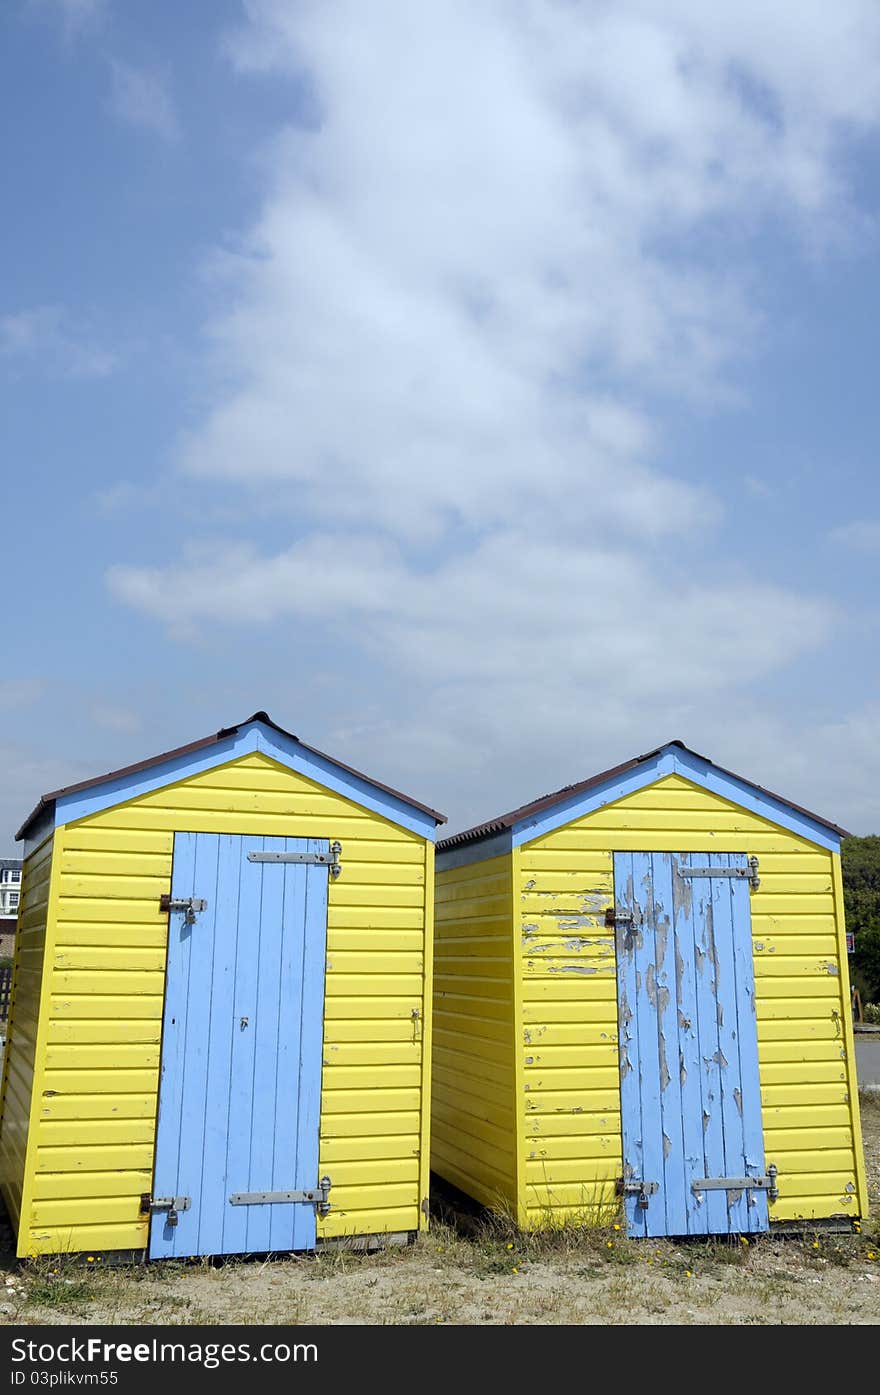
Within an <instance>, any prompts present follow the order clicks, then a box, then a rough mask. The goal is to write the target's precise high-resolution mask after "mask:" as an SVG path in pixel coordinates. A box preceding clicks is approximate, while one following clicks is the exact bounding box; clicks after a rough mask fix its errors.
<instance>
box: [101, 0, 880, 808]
mask: <svg viewBox="0 0 880 1395" xmlns="http://www.w3.org/2000/svg"><path fill="white" fill-rule="evenodd" d="M246 12H247V21H246V23H245V25H244V26H243V27H242V29H241V30H240V31H239V32H238V33H237V34H235V35H233V36H232V37H231V38H230V39H229V41H228V43H227V52H228V54H229V56H230V58H231V61H232V62H233V63H234V64H235V65H236V66H237V68H238V69H239V70H240V71H241V72H243V73H244V72H247V73H251V74H253V75H259V74H260V73H262V72H268V71H271V72H273V74H276V75H278V74H280V75H281V76H282V77H286V78H287V79H288V80H289V81H290V83H291V84H294V83H295V84H297V89H298V90H299V91H301V90H302V83H303V75H304V74H305V75H307V78H308V87H309V91H310V93H311V99H310V100H311V102H312V110H311V114H310V120H309V124H308V125H307V126H306V125H304V126H302V127H296V128H294V127H287V128H285V129H284V130H282V131H280V132H279V133H278V135H277V137H276V139H275V140H274V141H273V142H272V143H271V146H270V147H269V148H268V149H267V150H266V151H265V152H263V154H264V169H265V171H266V174H265V179H266V185H265V192H264V197H263V200H262V203H261V206H260V208H259V211H258V213H257V214H256V216H255V218H254V220H253V223H252V226H251V227H250V229H249V231H248V233H247V235H246V236H245V237H244V239H243V240H242V242H241V244H240V246H239V248H238V249H237V250H235V251H226V252H224V253H218V254H217V255H216V256H215V257H214V258H213V260H212V262H211V266H210V271H211V275H212V277H213V284H212V285H211V286H210V289H211V292H212V293H213V294H214V296H215V297H216V302H215V303H216V307H217V308H216V312H215V314H214V316H213V318H212V319H211V321H210V323H209V324H208V326H207V333H206V338H207V343H208V346H209V348H210V350H211V367H212V369H213V371H214V373H215V375H216V376H215V379H214V395H213V400H212V403H211V406H210V407H209V409H208V410H207V411H206V412H203V413H202V415H201V416H200V418H199V419H198V420H197V421H196V424H195V426H194V428H193V429H192V430H191V432H190V433H189V435H188V436H187V438H186V439H185V440H184V441H182V443H181V446H180V451H179V465H180V468H181V470H182V471H183V472H184V473H186V474H187V475H189V476H190V477H191V478H194V479H196V480H198V481H203V482H206V485H209V486H210V490H211V493H212V496H213V495H216V493H217V492H218V490H219V489H220V487H221V486H222V485H223V484H226V485H227V486H228V487H229V489H230V491H232V490H235V491H237V492H236V493H235V494H234V498H235V500H236V503H237V505H238V507H239V508H240V511H241V520H242V521H241V528H240V537H239V538H238V539H233V540H230V539H229V538H228V537H227V538H213V539H211V538H208V539H206V540H205V542H204V544H203V545H201V546H200V547H198V548H196V549H189V550H187V551H186V552H185V553H184V554H183V555H182V556H181V557H180V558H179V559H178V560H177V561H176V562H173V563H171V564H169V565H167V566H165V567H157V568H137V567H131V566H118V567H116V568H114V569H113V570H112V572H111V573H110V577H109V581H110V585H111V587H112V589H113V592H114V594H115V595H116V596H118V597H119V598H120V599H122V600H123V601H125V602H126V603H127V604H130V605H132V606H134V607H136V608H138V609H140V610H142V611H144V612H145V613H147V614H149V615H152V616H154V617H156V618H157V619H159V620H161V621H164V622H166V623H168V624H169V625H171V626H172V627H173V628H174V629H175V631H176V632H177V633H179V634H181V635H183V634H186V635H187V636H188V637H190V638H192V637H193V636H194V635H198V634H203V633H204V632H205V631H206V630H207V629H210V628H211V627H213V626H217V625H223V624H225V625H230V624H234V625H239V626H260V627H262V628H263V629H265V626H266V625H267V624H270V623H271V624H272V625H274V626H276V627H277V631H278V663H279V664H282V663H284V662H285V655H286V654H287V653H288V652H290V653H294V654H295V653H296V651H297V646H298V644H299V642H300V640H301V637H302V636H303V635H305V634H311V635H314V634H315V633H320V634H321V635H322V637H323V641H324V649H323V650H322V658H323V661H324V674H325V676H326V673H327V672H330V673H332V674H333V675H335V677H336V679H337V681H338V686H339V688H340V689H341V690H344V688H345V685H346V683H347V682H349V681H350V674H351V672H352V671H353V669H354V668H355V667H356V665H357V663H358V662H359V661H360V659H359V657H358V656H361V657H363V658H364V661H365V662H371V663H373V664H375V665H376V666H377V669H381V670H382V676H381V682H382V685H383V692H382V696H381V699H380V701H379V709H380V710H381V714H382V715H378V714H376V715H375V716H374V718H372V719H370V720H369V721H368V722H367V723H366V726H367V727H368V728H369V730H371V731H372V732H373V739H374V742H375V745H376V750H377V753H378V754H379V755H381V754H382V752H383V751H384V753H385V756H386V757H387V761H388V764H389V766H390V767H391V768H392V770H393V769H394V768H395V765H396V764H399V763H400V761H401V760H402V759H403V755H402V753H404V752H405V753H406V758H407V759H412V760H413V761H415V760H418V761H419V762H421V764H420V768H422V769H428V767H429V766H430V768H431V769H433V770H434V771H435V773H436V774H438V777H440V778H441V783H442V780H443V779H445V778H446V774H447V773H449V777H450V779H452V777H453V775H454V774H460V773H461V772H462V771H467V772H469V778H470V779H473V778H474V772H475V770H480V769H482V763H483V762H485V765H486V770H487V772H488V770H489V768H490V767H491V768H492V769H494V770H495V772H496V774H495V775H494V776H492V777H491V778H492V780H493V789H494V790H495V792H496V796H497V802H498V803H503V802H504V799H503V798H502V797H501V784H503V782H504V780H505V779H506V778H507V776H506V774H505V773H503V772H508V771H513V770H517V771H519V772H520V774H522V772H523V769H524V767H523V763H522V756H521V752H522V747H523V743H524V742H527V738H535V739H536V740H535V743H533V744H535V749H536V750H537V754H536V756H535V770H536V772H538V771H539V769H540V770H543V771H544V774H538V773H536V784H537V787H538V788H540V787H541V786H542V785H546V784H552V783H553V779H552V778H548V772H549V770H550V769H551V768H556V766H557V765H558V767H559V772H558V773H559V776H560V780H559V782H560V783H562V782H564V780H566V779H569V778H572V776H573V774H576V773H577V771H578V770H582V771H583V773H589V771H590V769H591V768H596V765H597V764H598V765H599V766H601V765H603V764H608V763H609V761H608V760H607V759H606V756H607V755H608V754H609V752H608V750H606V746H611V745H613V746H614V749H613V751H612V752H611V755H612V756H614V757H621V756H626V755H627V754H631V753H632V750H633V748H634V747H635V749H638V748H639V746H640V745H641V744H642V743H644V745H646V746H650V745H653V744H656V742H657V741H659V740H663V739H667V738H668V737H669V736H670V735H672V734H677V735H681V736H683V737H685V738H687V737H688V736H689V735H690V733H691V732H692V731H696V732H697V733H699V732H700V731H701V730H704V729H706V728H705V723H704V721H703V718H702V716H701V713H704V712H705V713H708V714H709V715H710V716H711V718H712V721H713V722H714V724H715V727H714V729H715V730H721V731H722V732H723V731H724V730H725V729H726V728H725V714H728V713H733V712H734V711H739V710H743V711H745V710H747V709H748V710H751V709H749V708H748V702H747V699H746V697H745V696H744V694H745V693H746V691H747V690H748V688H749V686H750V685H751V686H752V688H754V687H756V686H757V687H760V685H761V684H762V683H763V682H764V681H765V680H766V679H767V678H769V677H770V676H771V675H773V674H774V672H776V671H777V670H779V669H781V668H783V667H784V666H785V665H786V664H789V663H791V662H792V661H793V660H795V659H796V658H797V657H798V656H800V655H803V654H806V653H809V652H810V651H811V650H813V649H815V648H817V647H818V646H820V645H821V644H822V643H823V642H824V641H825V639H826V637H827V635H828V633H829V628H830V626H831V620H832V616H831V612H830V610H829V607H828V606H827V605H826V604H825V603H824V602H823V601H822V600H821V599H818V598H814V597H810V596H800V595H797V594H795V593H793V592H791V591H788V590H785V589H784V588H780V587H777V586H773V585H770V584H768V583H767V582H765V581H763V580H762V579H761V578H760V577H757V578H751V579H743V576H742V574H741V572H739V571H737V569H736V568H737V559H736V558H734V559H732V561H728V564H727V567H726V568H725V565H724V562H723V559H722V558H719V557H718V556H717V555H716V553H715V550H714V549H713V545H712V541H711V540H712V538H713V536H714V534H713V529H714V527H715V525H716V523H717V520H718V518H719V515H720V514H721V511H722V502H721V500H722V498H723V495H724V492H725V491H724V489H723V487H722V488H719V489H718V491H717V493H716V492H713V490H712V489H710V488H708V487H701V486H700V485H699V483H695V482H694V481H693V480H684V479H680V478H676V477H675V476H674V472H673V470H672V468H670V467H669V465H668V463H667V466H666V467H665V468H661V463H660V462H661V460H663V459H664V449H665V446H664V440H663V436H662V432H661V430H660V424H659V423H660V416H659V413H658V412H657V409H656V403H657V401H658V399H659V400H661V401H666V402H671V403H674V404H676V405H679V406H680V405H682V404H684V406H685V408H686V409H687V410H690V409H693V408H694V407H695V406H698V407H699V409H700V410H701V411H705V410H706V409H707V408H710V409H712V410H714V411H715V412H716V413H719V414H720V412H721V411H722V409H723V404H725V403H729V402H730V401H735V400H736V395H737V391H738V389H737V381H736V371H735V370H736V366H737V364H738V362H739V360H740V359H741V358H742V357H743V356H744V355H747V354H750V353H752V352H753V351H754V350H755V347H756V338H757V335H756V331H757V329H758V327H759V326H760V323H761V309H760V302H761V290H762V287H761V282H760V276H761V259H760V257H756V255H755V250H756V247H758V248H759V247H760V244H759V242H757V240H756V239H757V238H758V237H759V236H760V233H761V232H762V230H763V229H764V228H766V227H767V226H771V227H772V229H773V232H774V234H775V235H779V234H780V232H782V233H785V232H787V233H788V234H789V235H790V238H791V243H792V255H798V254H803V253H805V251H807V250H809V251H810V252H811V253H815V251H816V249H817V248H822V247H825V248H827V247H828V246H829V245H830V244H831V243H832V242H833V241H834V239H835V236H836V234H837V231H838V229H840V228H841V227H843V228H848V227H859V225H860V216H861V215H860V213H859V211H858V209H857V208H855V207H852V206H850V202H849V193H848V190H847V189H846V187H845V185H844V182H843V180H844V173H843V172H844V171H845V168H846V164H845V161H844V160H842V159H841V158H839V157H840V154H841V152H842V150H843V149H844V148H845V141H846V140H847V139H849V138H850V137H852V135H853V134H854V133H856V134H859V133H862V132H865V131H876V128H877V125H878V123H880V64H878V62H877V61H876V60H877V55H878V51H880V9H878V7H877V6H876V4H875V3H874V0H838V3H837V4H836V5H834V6H828V5H827V4H825V3H820V0H804V3H803V4H802V5H799V6H798V7H797V14H796V15H795V14H794V12H793V10H792V9H791V8H790V7H787V6H784V5H779V4H777V5H773V4H770V5H768V4H767V3H766V0H743V2H742V3H741V4H739V5H737V6H736V8H735V9H733V8H730V9H729V11H726V10H724V7H721V8H719V7H718V6H706V5H705V4H704V3H703V2H702V0H669V3H668V4H666V5H664V6H662V7H658V6H657V5H656V4H654V3H649V0H622V2H621V3H619V4H616V5H614V6H609V5H607V4H603V3H598V2H594V3H587V4H579V5H573V4H570V3H564V2H563V0H517V2H516V3H515V4H513V5H511V4H509V3H507V0H487V3H485V4H482V5H473V4H471V3H467V0H443V3H439V0H426V3H423V4H421V5H419V6H413V5H412V4H410V3H408V0H376V3H374V4H371V5H369V6H365V5H363V4H362V3H360V0H333V2H332V3H330V4H328V3H326V0H301V3H299V4H297V5H296V6H291V5H289V4H287V3H286V0H249V3H247V5H246ZM719 429H723V424H722V425H721V426H719ZM710 475H711V471H710V469H709V468H708V467H707V471H706V477H707V481H708V479H709V478H710ZM717 483H718V484H719V485H722V486H723V483H724V482H723V481H718V482H717ZM748 487H749V489H750V490H752V491H753V492H760V491H761V490H762V489H763V487H764V486H763V484H762V482H761V481H757V480H755V479H752V480H751V482H750V483H749V485H748ZM251 504H253V513H251V514H249V508H250V506H251ZM267 505H271V507H272V508H273V509H274V511H275V514H276V516H277V522H278V523H279V524H282V523H283V521H284V520H285V519H287V520H288V526H289V528H290V531H291V534H292V541H291V544H290V546H282V547H273V549H271V550H267V549H265V548H261V547H260V546H259V545H258V543H256V542H255V541H254V540H253V536H252V537H247V534H248V532H249V531H250V532H251V533H252V534H255V533H256V527H253V528H251V529H249V527H248V521H249V519H250V520H251V521H252V520H253V519H254V518H255V517H256V516H257V514H258V513H259V512H260V511H261V510H265V509H266V507H267ZM316 626H319V627H320V628H319V629H318V630H317V631H316V629H315V627H316ZM332 640H335V647H334V644H333V643H331V641H332ZM297 685H298V686H297ZM290 690H291V692H292V693H296V692H300V693H301V691H302V678H301V675H297V681H296V682H294V681H293V680H291V683H290ZM354 692H356V693H357V698H355V697H354V696H353V697H352V703H353V704H354V703H355V702H357V703H358V704H360V703H361V702H362V700H363V699H362V693H361V689H360V688H359V687H357V685H354V686H353V693H354ZM757 709H758V710H759V711H760V704H757ZM389 715H390V718H391V721H390V723H389V721H388V718H389ZM747 727H748V724H747V722H746V721H745V720H743V722H742V724H741V725H740V726H739V727H738V728H736V730H737V732H738V736H737V739H738V740H739V741H740V742H741V744H742V746H743V749H746V750H747V749H748V735H747ZM362 730H363V729H362ZM392 730H393V731H394V733H395V736H394V738H393V740H392V738H391V736H390V735H389V733H390V732H391V731H392ZM340 731H341V732H342V733H343V737H342V739H343V740H344V741H352V742H356V741H358V740H362V739H364V738H363V736H362V735H361V737H356V736H354V735H352V731H353V724H352V723H351V722H349V723H345V722H343V723H342V724H341V725H340ZM709 734H710V735H711V731H710V733H709ZM618 738H619V744H618ZM383 743H384V744H383ZM694 744H696V743H694ZM706 744H708V746H709V752H708V753H709V754H716V751H715V750H714V749H713V743H712V742H711V741H709V742H708V743H706ZM530 749H531V747H530ZM769 749H770V745H769V744H768V750H769ZM416 753H418V754H416ZM475 753H479V754H475ZM722 754H723V755H726V756H727V759H728V760H730V755H729V753H727V752H722ZM735 754H736V752H735V751H734V752H733V755H734V756H735ZM365 763H366V764H367V766H368V768H370V762H369V761H366V762H365ZM731 763H733V762H731ZM499 772H502V773H499ZM488 778H489V776H488V774H487V779H488ZM400 782H401V783H402V784H403V785H404V787H406V785H407V784H408V783H410V784H411V783H412V781H411V780H410V781H407V779H406V770H405V769H404V770H403V772H402V774H401V777H400ZM459 783H460V782H459ZM533 792H535V791H533ZM528 793H529V790H528V789H519V790H517V792H516V795H517V797H525V796H526V795H527V794H528ZM513 802H515V799H514V801H513ZM495 803H496V798H495V797H493V798H492V800H491V804H495ZM473 812H474V814H482V813H485V812H490V810H487V809H484V808H480V809H475V810H473Z"/></svg>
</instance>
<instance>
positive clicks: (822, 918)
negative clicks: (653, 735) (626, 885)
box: [476, 775, 867, 1224]
mask: <svg viewBox="0 0 880 1395" xmlns="http://www.w3.org/2000/svg"><path fill="white" fill-rule="evenodd" d="M643 851H668V852H713V853H714V852H738V853H746V854H749V855H751V854H756V855H757V856H758V858H759V861H760V878H761V885H760V888H759V889H758V890H757V891H753V892H752V893H751V912H752V935H753V946H754V964H755V992H756V1004H757V1017H758V1048H759V1060H760V1074H761V1094H762V1107H763V1124H764V1138H765V1157H766V1161H767V1162H768V1163H769V1162H775V1163H776V1165H777V1167H778V1168H779V1188H780V1196H779V1200H778V1201H777V1202H776V1203H775V1205H774V1206H772V1207H771V1212H770V1214H771V1218H772V1219H773V1220H777V1221H794V1220H798V1219H807V1220H810V1219H819V1218H823V1217H829V1216H835V1215H844V1216H856V1215H859V1214H867V1196H866V1195H865V1191H864V1173H863V1168H862V1163H861V1142H860V1132H859V1124H858V1101H857V1096H856V1095H855V1090H854V1084H855V1075H854V1062H853V1059H852V1050H853V1048H852V1032H851V1027H850V1024H849V997H848V990H847V987H846V984H845V979H846V964H845V955H844V956H843V959H842V957H841V949H840V947H841V939H842V929H843V927H842V914H843V908H842V899H841V897H840V895H839V893H838V891H837V890H836V885H835V876H836V874H835V862H836V861H839V859H837V855H836V854H834V853H832V852H830V851H826V850H825V849H823V848H821V847H818V846H817V845H816V844H814V843H811V842H808V841H807V840H806V839H804V838H802V837H800V836H798V835H797V834H795V833H793V832H790V831H789V830H787V829H784V828H782V827H779V826H777V825H776V824H773V823H771V822H768V821H767V820H766V819H764V818H761V817H760V816H759V815H757V814H753V813H751V812H749V811H748V810H746V809H743V808H741V807H739V806H738V805H735V804H732V803H729V802H728V801H727V800H725V799H724V798H722V797H721V796H720V795H717V794H714V793H710V792H709V791H707V790H704V789H701V788H699V787H698V786H697V785H694V784H692V783H691V782H690V781H688V780H687V779H685V778H684V777H683V776H681V775H670V776H668V777H665V778H663V779H660V780H658V781H657V782H656V783H655V784H653V785H651V786H649V787H647V788H645V789H643V790H641V791H639V792H637V793H633V794H630V795H628V796H626V797H625V798H623V799H621V800H619V801H618V802H616V803H614V804H611V805H608V806H607V807H605V808H602V809H598V810H596V811H595V812H594V813H591V814H589V815H586V816H585V817H583V818H581V819H578V820H575V821H573V822H572V823H569V824H566V825H565V826H564V827H561V828H558V829H556V830H554V831H552V832H550V833H548V834H546V835H544V836H543V837H540V838H538V839H536V840H535V841H534V842H531V843H526V844H524V845H523V846H522V847H521V849H520V869H519V873H518V883H519V884H518V887H517V896H518V922H519V925H518V928H519V939H520V950H521V977H522V994H523V1022H522V1030H523V1043H522V1046H521V1048H520V1049H521V1050H522V1053H523V1055H522V1060H523V1067H524V1081H525V1086H524V1099H523V1100H522V1103H521V1108H520V1122H519V1127H520V1128H523V1129H524V1130H525V1135H526V1176H527V1184H528V1205H529V1215H530V1220H531V1222H532V1223H533V1224H540V1223H542V1221H543V1220H544V1219H546V1217H547V1216H548V1214H549V1215H551V1216H553V1217H555V1218H558V1219H561V1218H564V1217H575V1216H576V1215H585V1216H588V1215H590V1214H595V1215H597V1216H601V1214H602V1213H603V1212H604V1210H606V1209H607V1208H608V1207H609V1206H610V1205H611V1206H613V1204H614V1197H613V1186H612V1184H613V1180H614V1178H615V1177H617V1176H619V1175H620V1172H621V1170H622V1159H621V1142H620V1116H619V1085H618V1074H617V1073H618V1054H617V991H616V967H615V955H614V942H613V938H612V932H611V931H610V930H609V929H607V928H606V925H605V913H606V910H607V909H608V908H609V907H610V906H611V905H612V904H613V895H614V886H613V854H614V852H643ZM476 865H477V866H479V865H480V864H476Z"/></svg>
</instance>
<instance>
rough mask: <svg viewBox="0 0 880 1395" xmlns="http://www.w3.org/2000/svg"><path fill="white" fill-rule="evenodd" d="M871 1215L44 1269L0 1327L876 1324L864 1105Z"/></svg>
mask: <svg viewBox="0 0 880 1395" xmlns="http://www.w3.org/2000/svg"><path fill="white" fill-rule="evenodd" d="M862 1117H863V1126H864V1131H865V1151H866V1161H867V1167H868V1176H869V1187H870V1191H871V1197H872V1216H871V1220H870V1222H868V1223H866V1224H865V1225H864V1226H863V1228H862V1232H861V1234H851V1235H845V1236H833V1235H828V1234H823V1233H821V1232H816V1233H813V1232H811V1231H806V1232H804V1234H803V1235H801V1236H798V1237H796V1238H789V1239H782V1238H781V1237H778V1236H774V1235H770V1236H766V1237H763V1238H762V1239H761V1240H759V1241H758V1242H756V1243H755V1244H752V1245H748V1244H744V1243H743V1242H741V1241H740V1240H738V1239H736V1240H734V1241H732V1242H729V1243H728V1242H726V1241H725V1242H724V1243H715V1244H706V1243H701V1242H691V1243H678V1244H672V1243H668V1242H660V1243H657V1244H653V1245H650V1246H648V1245H646V1244H645V1243H644V1242H641V1243H634V1242H631V1241H627V1240H626V1239H625V1238H624V1237H623V1235H622V1232H620V1231H618V1230H615V1229H613V1228H609V1229H608V1230H603V1231H588V1232H578V1233H569V1234H566V1235H563V1236H557V1237H554V1238H551V1239H546V1238H541V1237H522V1236H519V1235H517V1234H516V1233H513V1232H505V1231H504V1229H503V1228H502V1227H501V1226H497V1227H488V1228H487V1227H483V1228H482V1229H477V1231H476V1233H474V1234H470V1235H467V1236H466V1235H462V1234H460V1233H458V1232H457V1231H456V1230H454V1229H452V1228H451V1227H450V1226H449V1225H446V1224H438V1225H436V1226H435V1227H434V1228H433V1229H432V1231H431V1233H430V1234H429V1235H427V1236H424V1237H422V1238H420V1240H419V1241H418V1243H417V1244H415V1245H413V1246H411V1247H409V1248H407V1249H403V1250H393V1249H389V1250H388V1251H386V1252H384V1253H379V1254H376V1255H358V1254H354V1253H351V1252H336V1253H333V1254H327V1255H321V1256H318V1257H309V1258H295V1259H280V1260H273V1261H266V1262H255V1261H250V1262H240V1263H239V1262H236V1263H229V1264H225V1265H219V1266H212V1265H210V1264H206V1263H192V1264H183V1265H177V1264H157V1265H133V1266H130V1267H125V1268H111V1267H110V1266H108V1265H106V1264H105V1263H104V1262H102V1261H101V1260H100V1259H98V1258H97V1257H96V1258H95V1259H94V1260H93V1262H91V1263H88V1262H86V1263H85V1264H84V1263H83V1262H82V1261H79V1260H77V1261H70V1260H68V1261H60V1262H59V1261H47V1260H42V1261H39V1262H37V1263H35V1264H30V1265H23V1266H20V1267H19V1266H13V1267H12V1268H10V1269H7V1270H6V1272H5V1274H4V1275H3V1276H2V1277H0V1290H5V1292H2V1291H0V1321H2V1322H4V1323H16V1324H18V1323H46V1322H48V1323H58V1322H69V1323H94V1322H109V1323H171V1324H179V1323H180V1324H183V1323H186V1324H192V1323H218V1322H219V1323H225V1322H237V1323H254V1324H262V1323H294V1324H300V1323H302V1324H312V1323H314V1324H319V1325H326V1324H337V1323H369V1324H401V1323H406V1324H412V1323H416V1324H429V1323H466V1324H472V1323H506V1324H511V1323H516V1324H520V1323H525V1324H528V1323H544V1324H546V1323H601V1324H616V1323H625V1324H632V1323H647V1324H652V1323H666V1324H668V1323H680V1324H688V1323H700V1324H786V1323H795V1324H805V1323H846V1324H849V1323H877V1322H880V1226H878V1216H880V1095H869V1096H866V1097H865V1099H864V1103H863V1110H862Z"/></svg>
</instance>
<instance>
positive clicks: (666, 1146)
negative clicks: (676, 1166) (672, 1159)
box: [663, 1134, 672, 1159]
mask: <svg viewBox="0 0 880 1395" xmlns="http://www.w3.org/2000/svg"><path fill="white" fill-rule="evenodd" d="M671 1152H672V1139H671V1138H670V1137H669V1135H668V1134H664V1135H663V1157H664V1159H665V1158H668V1157H669V1154H670V1153H671Z"/></svg>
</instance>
